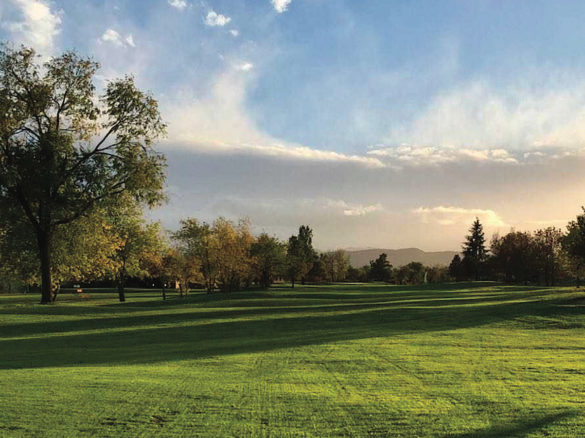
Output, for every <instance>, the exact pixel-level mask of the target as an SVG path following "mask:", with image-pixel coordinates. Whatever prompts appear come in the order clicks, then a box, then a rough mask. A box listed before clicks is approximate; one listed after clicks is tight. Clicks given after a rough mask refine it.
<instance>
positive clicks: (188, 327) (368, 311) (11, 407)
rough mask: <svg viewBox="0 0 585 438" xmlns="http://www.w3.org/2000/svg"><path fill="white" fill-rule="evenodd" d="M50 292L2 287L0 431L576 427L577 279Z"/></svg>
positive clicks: (581, 397) (352, 432) (535, 431)
mask: <svg viewBox="0 0 585 438" xmlns="http://www.w3.org/2000/svg"><path fill="white" fill-rule="evenodd" d="M90 293H91V292H90ZM59 299H60V302H59V303H58V304H57V305H55V306H40V305H37V304H36V301H37V300H38V297H37V296H22V295H19V296H14V295H12V296H7V295H0V407H1V409H0V436H26V437H29V436H54V437H64V436H153V435H160V436H186V437H191V436H210V437H216V436H279V437H280V436H315V437H323V436H404V437H413V436H437V437H439V436H440V437H442V436H450V437H475V438H479V437H495V436H507V437H525V436H526V437H537V436H555V437H557V436H558V437H560V436H585V411H584V410H583V406H584V403H585V393H584V391H585V378H584V377H585V360H584V359H585V354H584V353H585V294H584V293H581V292H578V291H575V290H573V289H568V288H565V289H550V288H525V287H510V286H501V285H495V284H485V283H484V284H475V285H472V284H451V285H443V286H440V287H430V286H429V287H399V286H383V285H333V286H320V287H303V288H298V289H295V290H290V289H286V288H275V289H272V290H270V291H267V292H249V293H234V294H229V295H223V294H217V295H211V296H209V295H205V294H199V293H198V294H193V295H191V296H190V297H188V298H185V299H179V298H172V299H170V300H168V301H166V302H163V301H161V299H160V297H159V295H158V294H157V293H154V292H144V291H142V292H140V291H135V292H134V293H130V294H129V296H128V302H127V303H125V304H119V303H117V302H116V297H115V295H114V294H97V293H93V294H92V296H91V298H90V299H89V300H81V299H79V298H78V297H74V296H68V295H67V296H66V295H62V296H61V297H60V298H59Z"/></svg>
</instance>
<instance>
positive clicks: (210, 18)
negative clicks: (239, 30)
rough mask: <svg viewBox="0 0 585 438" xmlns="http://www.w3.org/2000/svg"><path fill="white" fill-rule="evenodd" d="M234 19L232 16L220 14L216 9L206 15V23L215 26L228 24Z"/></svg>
mask: <svg viewBox="0 0 585 438" xmlns="http://www.w3.org/2000/svg"><path fill="white" fill-rule="evenodd" d="M230 21H232V19H231V18H230V17H226V16H225V15H222V14H218V13H217V12H215V11H209V12H208V13H207V16H206V17H205V24H206V25H207V26H211V27H215V26H225V25H226V24H228V23H229V22H230Z"/></svg>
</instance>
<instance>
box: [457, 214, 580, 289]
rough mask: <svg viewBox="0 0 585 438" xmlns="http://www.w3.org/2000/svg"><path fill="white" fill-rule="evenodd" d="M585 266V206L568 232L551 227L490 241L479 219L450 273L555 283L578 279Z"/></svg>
mask: <svg viewBox="0 0 585 438" xmlns="http://www.w3.org/2000/svg"><path fill="white" fill-rule="evenodd" d="M584 267H585V209H584V210H583V214H580V215H578V216H577V217H576V218H575V220H572V221H570V222H569V223H568V225H567V228H566V231H563V230H562V229H560V228H556V227H547V228H543V229H539V230H536V231H534V232H529V231H517V230H511V231H510V232H508V233H507V234H504V235H500V234H495V235H493V236H492V238H491V241H490V242H489V244H488V243H487V242H486V238H485V233H484V231H483V225H482V224H481V222H480V221H479V219H477V218H476V220H475V221H474V222H473V224H472V226H471V228H470V229H469V234H468V235H467V236H466V238H465V242H464V244H463V247H462V252H461V254H457V255H455V256H454V257H453V260H452V261H451V264H450V265H449V275H450V276H451V277H452V278H453V279H456V280H458V281H461V280H494V281H502V282H507V283H521V284H528V283H531V284H543V285H547V286H553V285H555V284H557V283H558V282H560V281H565V282H566V281H571V280H576V281H577V284H579V282H580V278H581V277H582V274H583V268H584Z"/></svg>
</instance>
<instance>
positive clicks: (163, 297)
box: [162, 286, 167, 301]
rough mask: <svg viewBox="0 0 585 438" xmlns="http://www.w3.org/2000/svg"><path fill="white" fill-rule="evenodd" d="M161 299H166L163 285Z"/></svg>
mask: <svg viewBox="0 0 585 438" xmlns="http://www.w3.org/2000/svg"><path fill="white" fill-rule="evenodd" d="M162 299H163V301H165V300H166V299H167V291H166V289H165V287H164V286H163V287H162Z"/></svg>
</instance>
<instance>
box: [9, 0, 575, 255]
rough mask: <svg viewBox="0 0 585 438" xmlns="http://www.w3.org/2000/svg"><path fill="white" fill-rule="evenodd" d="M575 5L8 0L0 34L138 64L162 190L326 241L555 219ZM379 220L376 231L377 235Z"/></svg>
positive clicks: (446, 243) (179, 202) (455, 232)
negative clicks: (164, 170) (161, 159)
mask: <svg viewBox="0 0 585 438" xmlns="http://www.w3.org/2000/svg"><path fill="white" fill-rule="evenodd" d="M584 19H585V3H584V2H582V1H568V0H563V1H561V2H559V1H553V0H550V1H536V0H531V1H503V0H502V1H496V0H491V1H490V0H474V1H470V0H452V1H447V0H445V1H432V0H429V1H416V2H405V1H398V0H397V1H381V0H379V1H349V0H347V1H343V0H272V1H271V0H254V1H241V0H240V1H213V0H207V1H191V0H141V1H138V0H133V1H130V0H127V1H122V0H118V1H98V0H91V1H78V0H76V1H73V0H54V1H49V0H4V1H2V3H0V38H1V39H2V40H8V41H12V42H14V43H24V44H27V45H31V46H33V47H35V48H37V50H38V51H39V52H40V53H42V54H44V55H46V56H51V55H55V54H58V53H60V52H61V51H63V50H65V49H75V50H78V51H79V52H81V53H82V54H85V55H91V56H93V57H94V58H95V59H97V60H98V61H100V62H101V64H102V69H101V71H100V75H99V76H98V77H97V78H96V84H97V85H98V87H99V86H100V85H103V83H104V81H105V80H107V79H108V78H114V77H118V76H121V75H123V74H127V73H131V74H134V75H135V76H136V79H137V81H138V83H139V85H140V86H141V87H143V88H146V89H148V90H150V91H151V92H152V93H153V94H154V96H155V97H156V98H157V99H158V100H159V102H160V104H161V111H162V114H163V117H164V118H165V120H166V121H167V122H168V124H169V136H168V138H167V139H165V140H164V141H163V142H162V143H161V144H160V145H159V147H160V149H161V150H163V151H164V152H165V153H166V154H167V156H168V159H169V183H168V184H169V194H170V203H169V204H168V205H167V206H166V207H165V208H163V209H161V210H158V211H156V212H154V213H153V217H154V218H156V219H160V220H162V221H163V222H164V224H165V225H166V226H168V227H170V228H172V227H174V226H176V224H177V221H178V219H179V218H180V217H185V216H197V217H200V218H202V219H204V220H211V219H213V217H215V216H217V215H219V214H221V215H225V216H228V217H230V218H238V217H242V216H249V217H250V218H251V219H252V221H253V222H254V223H256V224H257V227H258V228H257V230H258V231H259V230H265V231H268V232H271V233H274V234H277V235H279V236H281V237H286V236H287V235H290V233H292V232H293V231H294V228H295V226H297V225H300V223H309V224H311V225H313V226H314V228H315V230H316V236H317V237H316V242H317V243H318V244H319V245H320V246H321V247H323V248H334V247H344V246H357V247H366V246H388V247H398V246H419V247H421V248H423V249H451V248H457V247H458V246H459V244H460V240H461V236H462V235H463V233H464V232H465V230H466V228H467V226H468V222H469V221H470V220H472V219H473V217H475V216H476V215H477V216H480V218H482V219H484V221H485V222H486V226H487V227H488V230H489V231H494V232H495V231H500V232H502V231H504V230H507V229H509V228H510V227H519V228H527V229H534V228H537V227H540V226H548V225H557V226H560V225H562V224H563V223H564V222H565V221H566V220H567V219H569V218H570V217H572V216H573V215H574V214H576V213H578V211H579V206H580V205H581V203H583V201H582V199H583V196H582V193H585V191H584V190H583V189H584V188H585V187H584V186H583V185H584V180H583V178H582V177H581V176H580V175H581V174H582V173H583V172H582V171H583V170H584V169H583V167H582V162H583V160H584V158H583V155H584V154H583V147H584V146H585V49H584V48H583V41H584V39H585V38H584V37H585V27H583V25H582V23H583V21H584ZM380 230H382V234H380Z"/></svg>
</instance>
